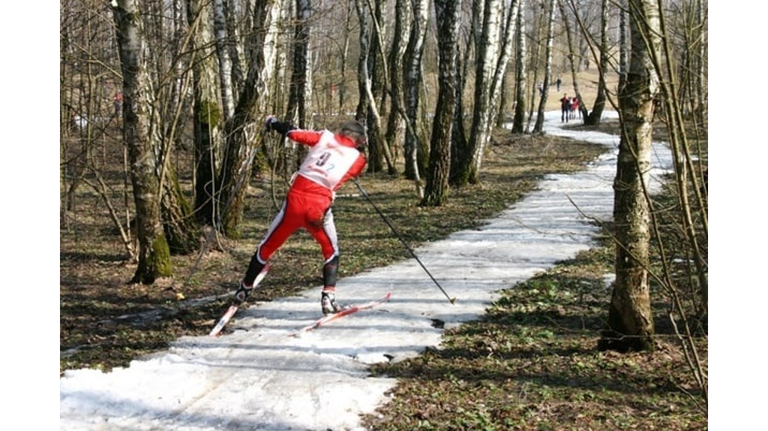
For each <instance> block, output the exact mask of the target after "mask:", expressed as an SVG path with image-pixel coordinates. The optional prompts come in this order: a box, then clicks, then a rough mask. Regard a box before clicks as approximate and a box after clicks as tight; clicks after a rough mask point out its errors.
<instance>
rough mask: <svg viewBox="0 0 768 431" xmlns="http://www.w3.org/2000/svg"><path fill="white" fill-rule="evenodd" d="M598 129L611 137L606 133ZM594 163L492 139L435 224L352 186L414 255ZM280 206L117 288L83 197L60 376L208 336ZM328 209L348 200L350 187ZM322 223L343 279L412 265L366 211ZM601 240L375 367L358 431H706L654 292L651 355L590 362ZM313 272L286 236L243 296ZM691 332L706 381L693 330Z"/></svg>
mask: <svg viewBox="0 0 768 431" xmlns="http://www.w3.org/2000/svg"><path fill="white" fill-rule="evenodd" d="M571 127H584V126H577V125H573V126H571ZM599 129H601V130H603V131H607V132H612V133H618V126H617V123H615V122H607V123H605V124H603V125H601V126H599ZM659 129H660V128H659ZM661 138H663V137H661ZM603 151H605V148H604V147H600V146H596V145H592V144H587V143H580V142H575V141H571V140H568V139H561V138H555V137H550V136H515V135H512V134H510V133H509V132H508V131H504V130H497V131H496V133H495V135H494V139H493V142H492V144H491V145H490V148H489V149H488V152H487V153H486V155H485V158H484V166H483V170H482V175H481V182H480V184H477V185H470V186H466V187H463V188H460V189H452V190H451V192H450V195H449V202H448V203H447V204H446V205H444V206H442V207H438V208H423V207H420V206H418V200H417V198H416V197H415V194H414V187H413V184H412V183H411V182H409V181H407V180H405V179H403V178H402V176H390V175H386V174H366V175H364V176H363V177H362V178H361V181H360V182H361V185H363V187H364V188H365V190H366V191H367V192H368V193H369V194H374V193H375V194H377V195H379V196H381V195H386V196H387V197H388V199H386V200H385V199H380V200H379V202H380V204H379V205H378V206H379V207H380V209H381V211H382V212H383V213H384V214H386V215H387V217H388V218H389V220H390V222H391V223H392V224H393V225H394V226H397V229H398V231H399V233H400V235H401V236H402V237H403V238H404V239H405V240H406V241H407V242H408V243H409V244H411V245H412V246H413V247H416V246H418V245H419V244H420V243H423V242H425V241H434V240H438V239H442V238H445V237H447V236H448V235H450V234H451V233H452V232H455V231H459V230H463V229H468V228H471V227H474V226H477V225H478V224H480V223H482V221H483V220H485V219H488V218H491V217H493V216H494V215H495V214H497V213H498V212H500V211H502V210H503V209H505V208H506V207H507V206H508V205H510V204H512V203H514V202H515V201H517V200H520V199H521V198H522V197H524V196H525V194H526V193H528V192H530V191H532V190H534V189H535V187H536V184H537V181H538V180H539V179H541V178H542V177H543V176H544V175H546V174H549V173H555V172H572V171H575V170H581V169H583V167H584V165H585V164H586V163H588V162H589V161H591V160H594V159H595V158H596V157H597V156H598V155H599V154H600V153H601V152H603ZM99 157H102V158H103V160H102V161H103V163H102V164H101V169H104V170H105V171H104V172H102V175H103V176H104V178H105V179H107V180H108V181H109V180H110V179H111V180H112V182H111V183H110V187H111V190H112V192H113V193H114V195H112V199H113V200H114V202H118V203H115V205H116V207H117V208H120V205H119V202H120V199H123V197H122V196H123V193H126V192H127V193H128V194H130V191H129V190H124V187H123V186H122V180H121V178H122V172H121V167H122V160H121V159H122V155H121V152H120V150H119V148H111V149H110V148H106V149H104V150H103V153H101V154H99V153H97V154H95V155H94V159H95V160H97V161H98V160H99ZM110 159H114V160H110ZM107 169H113V171H112V172H107V171H106V170H107ZM183 179H184V177H183V175H182V180H183ZM94 184H95V183H94ZM121 187H123V188H122V189H121ZM283 192H284V181H282V180H272V181H270V180H269V179H266V178H257V179H254V180H253V181H252V183H251V184H250V186H249V190H248V207H247V208H246V211H245V216H244V222H243V228H242V238H243V239H241V240H231V239H226V238H221V237H218V238H217V237H214V239H213V240H210V239H209V238H207V237H206V236H201V244H202V243H204V242H207V245H208V249H209V251H208V252H207V253H205V255H203V256H200V255H199V254H198V252H195V253H192V254H189V255H184V256H173V265H174V271H175V275H174V276H173V277H169V278H167V279H160V280H158V281H157V282H156V283H154V284H153V285H149V286H145V285H140V284H131V283H130V282H129V281H130V280H131V278H132V276H133V274H134V271H135V270H136V264H135V263H134V262H131V261H128V260H127V254H126V251H125V248H124V247H123V245H122V242H121V241H120V237H119V235H118V231H117V230H116V228H115V225H114V224H113V222H112V221H111V220H110V218H109V215H108V212H107V210H106V207H105V205H104V203H103V199H102V197H100V196H99V194H98V193H96V192H95V188H92V187H89V186H88V185H86V184H82V185H81V186H80V187H79V188H78V189H77V192H76V193H75V194H74V195H72V196H73V199H72V201H71V203H72V205H71V206H70V207H69V210H68V211H66V212H63V213H62V215H61V230H60V233H61V235H60V238H61V240H60V241H61V242H60V256H61V258H60V281H61V286H60V372H62V373H63V372H64V371H65V370H67V369H75V368H97V369H102V370H105V371H107V370H111V369H112V368H114V367H122V366H127V365H128V363H129V362H130V361H131V360H134V359H137V358H141V357H143V356H144V355H147V354H150V353H152V352H156V351H158V350H163V349H165V348H167V347H168V343H169V342H171V341H173V340H175V339H177V338H178V337H181V336H184V335H192V336H203V335H206V334H207V333H208V331H210V329H211V327H212V326H213V324H214V323H215V320H216V319H217V318H218V317H219V316H220V314H221V313H222V312H223V310H224V309H225V308H226V306H227V304H228V302H229V300H230V298H231V292H232V291H233V290H234V288H235V286H236V283H237V281H238V280H239V279H240V277H241V276H242V272H243V270H244V268H245V266H246V265H247V262H248V260H249V258H250V256H251V254H252V253H253V250H254V248H255V246H256V245H257V243H258V241H260V239H261V237H262V235H263V234H264V232H265V231H266V229H267V227H268V224H269V222H270V221H271V219H272V217H273V216H274V215H275V213H276V212H277V209H278V205H279V204H280V202H281V197H282V193H283ZM339 194H340V195H346V196H352V195H357V194H358V193H357V190H356V189H355V188H354V185H351V186H350V185H347V186H345V187H344V188H343V189H342V190H340V191H339ZM662 198H663V197H662ZM62 208H65V205H64V204H62ZM334 212H335V215H336V220H337V228H338V231H339V238H340V242H341V246H342V247H343V250H344V260H343V262H342V265H341V272H340V277H342V278H343V277H346V276H351V275H354V274H356V273H359V272H362V271H364V270H367V269H370V268H374V267H380V266H385V265H388V264H390V263H392V262H395V261H398V260H401V259H405V258H408V257H410V255H409V253H408V252H407V250H405V249H404V247H403V246H402V244H401V243H400V242H399V241H398V239H397V238H396V237H394V236H393V235H392V233H391V231H390V230H389V228H388V227H387V226H386V225H385V224H384V223H379V222H378V221H377V222H375V223H374V222H372V219H371V217H374V218H377V217H376V214H372V213H371V211H370V208H368V206H367V205H366V201H365V200H364V199H352V198H350V199H338V201H337V204H336V205H335V207H334ZM353 238H354V239H353ZM602 240H603V241H602V243H603V245H601V246H598V247H595V248H593V249H591V250H589V251H587V252H584V253H581V254H579V255H578V256H577V257H575V258H574V259H572V260H569V261H565V262H561V263H560V264H559V265H557V266H556V267H555V268H553V269H551V270H550V271H547V272H546V273H543V274H540V275H538V276H536V277H534V278H532V279H531V280H529V281H526V282H525V283H521V284H519V285H517V286H510V289H508V290H505V291H504V292H503V295H502V297H501V299H500V300H499V301H497V302H496V303H495V304H494V305H493V306H492V307H490V308H489V309H488V312H487V315H486V316H484V317H483V318H482V319H480V320H479V321H476V322H470V323H468V324H465V325H462V326H461V327H460V328H458V329H455V330H450V331H446V333H445V336H444V342H443V345H442V347H443V348H441V349H440V350H434V351H433V350H430V351H427V352H425V353H424V354H423V355H421V356H420V357H418V358H415V359H412V360H407V361H403V362H400V363H397V364H387V365H381V366H375V367H374V369H373V372H374V373H381V374H386V375H389V376H392V377H396V378H398V381H399V382H400V383H399V384H398V386H397V388H395V390H394V395H395V396H394V399H393V401H392V402H390V403H389V404H387V407H386V409H384V410H382V411H381V412H379V413H378V414H377V415H373V416H371V417H368V418H366V419H365V420H366V423H367V426H368V427H369V429H374V430H415V429H424V430H427V429H434V430H437V429H439V430H467V429H484V430H500V429H515V430H561V429H574V430H601V429H658V430H684V429H685V430H691V429H706V428H707V406H706V401H705V398H704V396H703V394H702V390H701V388H699V387H698V386H697V385H696V382H695V381H694V379H693V375H692V372H691V370H690V366H689V365H688V362H687V361H686V357H685V355H684V352H683V351H682V349H681V347H680V344H679V343H678V341H677V340H676V337H675V333H674V328H673V327H672V326H671V325H670V323H669V321H668V318H667V317H666V315H667V312H668V310H669V308H670V307H669V298H668V297H667V295H664V294H663V292H661V291H660V288H658V287H657V286H654V287H653V292H652V295H653V298H654V304H653V305H654V313H655V316H654V317H655V322H656V330H657V334H658V337H657V338H658V339H657V349H656V351H655V352H654V353H632V354H619V353H615V352H601V351H598V350H597V349H596V344H597V340H598V338H599V335H600V331H601V330H602V329H603V328H604V326H603V323H604V321H605V319H606V315H607V310H608V304H609V302H610V295H611V291H610V289H609V288H607V287H606V286H605V283H604V281H603V278H602V277H603V275H604V274H605V273H610V272H611V271H612V269H611V268H612V258H613V254H612V253H613V252H612V250H613V248H612V246H611V244H610V242H609V241H608V235H607V234H606V235H605V237H604V238H603V239H602ZM318 259H319V251H318V249H317V246H316V244H315V243H314V241H313V240H312V238H311V237H309V236H308V235H307V234H305V233H303V232H300V233H297V234H296V235H294V236H293V237H292V238H291V239H290V240H289V241H288V242H287V243H286V245H285V246H284V247H283V248H282V249H281V250H280V251H279V253H278V254H277V255H276V256H275V258H274V259H273V261H274V266H273V271H271V273H270V280H269V281H270V283H269V289H261V290H259V291H257V292H255V293H254V295H255V298H254V300H258V301H266V300H269V299H271V298H277V297H285V296H290V295H293V294H296V293H297V292H301V291H304V290H306V289H309V288H313V287H315V286H317V285H318V284H319V283H320V279H319V270H318ZM288 268H290V270H289V269H288ZM693 325H694V326H693V327H694V334H695V337H696V342H697V346H698V349H699V351H698V354H699V356H700V358H701V360H702V362H703V364H704V366H705V367H706V364H707V333H706V330H707V329H706V319H704V320H694V321H693Z"/></svg>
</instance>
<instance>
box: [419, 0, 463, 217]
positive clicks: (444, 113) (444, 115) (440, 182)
mask: <svg viewBox="0 0 768 431" xmlns="http://www.w3.org/2000/svg"><path fill="white" fill-rule="evenodd" d="M461 3H462V2H461V0H455V1H454V0H435V16H436V19H437V45H438V54H439V55H438V74H439V82H440V85H439V90H438V95H437V106H436V108H435V120H434V123H433V125H432V138H431V145H430V151H429V170H428V174H427V184H426V188H425V191H424V198H423V199H422V200H421V205H424V206H440V205H442V204H443V203H445V201H446V200H447V199H448V174H449V173H450V161H451V154H450V148H451V147H450V142H451V132H452V125H453V113H454V109H455V107H456V54H457V44H458V41H459V38H458V34H459V24H460V19H459V17H460V16H461Z"/></svg>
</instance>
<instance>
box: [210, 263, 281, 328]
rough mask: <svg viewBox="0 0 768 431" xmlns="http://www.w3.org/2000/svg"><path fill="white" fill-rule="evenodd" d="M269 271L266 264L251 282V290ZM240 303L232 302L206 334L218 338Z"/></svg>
mask: <svg viewBox="0 0 768 431" xmlns="http://www.w3.org/2000/svg"><path fill="white" fill-rule="evenodd" d="M268 271H269V264H267V265H266V266H265V267H264V269H262V270H261V272H260V273H259V275H257V276H256V279H255V280H254V281H253V288H254V289H255V288H256V286H258V285H259V283H261V280H263V279H264V277H265V276H266V275H267V272H268ZM240 304H241V303H240V302H238V301H234V302H233V303H232V305H230V306H229V308H227V311H226V312H225V313H224V315H223V316H221V319H219V322H218V323H216V326H214V327H213V329H211V333H210V334H208V335H209V336H211V337H218V336H219V334H220V333H221V330H222V329H224V326H225V325H226V324H227V323H228V322H229V320H230V319H232V316H234V315H235V313H237V309H238V308H240Z"/></svg>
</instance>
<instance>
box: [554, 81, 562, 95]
mask: <svg viewBox="0 0 768 431" xmlns="http://www.w3.org/2000/svg"><path fill="white" fill-rule="evenodd" d="M555 84H557V92H558V93H559V92H560V85H562V84H563V80H561V79H560V78H557V81H556V82H555Z"/></svg>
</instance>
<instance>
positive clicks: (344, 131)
mask: <svg viewBox="0 0 768 431" xmlns="http://www.w3.org/2000/svg"><path fill="white" fill-rule="evenodd" d="M339 134H340V135H342V136H346V137H348V138H349V139H351V140H353V141H354V142H355V144H356V145H357V146H358V147H360V146H363V145H365V143H366V140H367V137H368V135H367V134H366V133H365V126H363V125H362V124H360V122H358V121H347V122H346V123H344V124H342V125H341V129H340V131H339Z"/></svg>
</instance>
